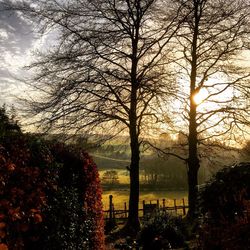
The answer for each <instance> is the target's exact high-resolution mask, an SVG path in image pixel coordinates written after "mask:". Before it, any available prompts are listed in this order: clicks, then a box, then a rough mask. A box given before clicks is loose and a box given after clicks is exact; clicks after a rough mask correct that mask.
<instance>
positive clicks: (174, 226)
mask: <svg viewBox="0 0 250 250" xmlns="http://www.w3.org/2000/svg"><path fill="white" fill-rule="evenodd" d="M184 235H185V226H184V223H183V222H182V219H181V218H178V217H174V216H172V215H170V214H168V213H165V212H163V213H159V214H157V215H155V216H154V217H152V218H151V219H150V220H149V221H148V222H146V223H145V225H144V226H143V228H142V230H141V231H140V233H139V238H138V243H139V245H141V246H142V249H145V250H147V249H148V250H149V249H154V250H158V249H159V250H160V249H172V248H179V247H184V246H185V236H184Z"/></svg>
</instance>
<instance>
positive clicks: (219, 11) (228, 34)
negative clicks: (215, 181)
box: [176, 0, 250, 218]
mask: <svg viewBox="0 0 250 250" xmlns="http://www.w3.org/2000/svg"><path fill="white" fill-rule="evenodd" d="M179 2H181V4H182V6H183V7H184V8H183V9H182V11H183V13H190V14H189V16H188V18H187V19H186V20H185V24H184V25H183V27H182V29H181V30H179V32H178V36H177V37H176V38H177V40H178V46H179V49H178V50H177V51H176V54H177V55H179V56H180V57H179V58H178V60H177V61H176V62H177V65H176V68H177V69H178V75H179V82H180V84H181V85H183V88H184V89H186V91H184V92H182V93H181V94H180V95H179V100H180V102H179V104H178V105H180V107H181V108H180V110H181V115H182V117H183V121H184V122H185V123H182V126H183V124H185V126H186V127H187V128H188V130H187V131H186V138H187V140H186V146H187V155H186V158H185V157H183V159H184V160H185V161H186V162H187V168H188V185H189V194H188V196H189V197H188V199H189V212H188V215H189V217H190V218H194V217H195V210H196V203H197V185H198V178H197V176H198V171H199V168H200V160H201V155H202V154H201V153H202V152H201V150H199V145H206V147H207V146H220V145H222V144H220V145H219V143H217V142H216V140H218V138H219V139H220V140H221V139H223V140H231V139H235V137H236V135H237V133H240V132H246V130H245V129H246V127H247V126H248V125H249V124H250V123H249V122H250V120H249V114H250V113H249V101H248V96H249V89H250V88H249V87H250V85H249V76H250V74H249V68H247V67H246V65H245V64H244V62H240V56H241V53H244V52H245V50H247V49H249V41H250V37H249V31H250V30H249V13H250V10H249V4H248V2H247V1H244V0H243V1H241V0H240V1H238V0H236V1H235V0H234V1H233V0H229V1H228V0H227V1H226V0H190V1H182V0H181V1H179ZM180 103H181V104H180ZM182 130H183V128H182ZM237 131H238V132H237Z"/></svg>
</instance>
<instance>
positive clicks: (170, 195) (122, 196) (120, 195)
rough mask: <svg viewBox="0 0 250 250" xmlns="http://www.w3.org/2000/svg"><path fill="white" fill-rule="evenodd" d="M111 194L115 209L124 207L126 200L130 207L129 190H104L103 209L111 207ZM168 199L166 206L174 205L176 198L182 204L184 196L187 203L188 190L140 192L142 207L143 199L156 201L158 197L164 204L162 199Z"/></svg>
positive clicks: (140, 205) (140, 204)
mask: <svg viewBox="0 0 250 250" xmlns="http://www.w3.org/2000/svg"><path fill="white" fill-rule="evenodd" d="M109 195H113V203H114V206H115V209H123V208H124V202H126V203H127V207H128V197H129V191H128V190H122V191H104V192H103V195H102V202H103V209H104V210H108V209H109ZM163 198H164V199H166V206H173V204H174V201H173V199H176V202H177V205H179V204H182V198H184V199H185V203H186V204H187V191H154V192H151V191H142V192H141V193H140V202H139V207H140V208H141V207H142V201H143V200H145V201H146V202H147V203H149V202H150V201H152V202H153V203H156V201H157V199H159V201H160V205H161V204H162V199H163Z"/></svg>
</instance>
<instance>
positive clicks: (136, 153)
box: [126, 137, 140, 234]
mask: <svg viewBox="0 0 250 250" xmlns="http://www.w3.org/2000/svg"><path fill="white" fill-rule="evenodd" d="M130 146H131V165H130V194H129V215H128V221H127V225H126V227H127V229H129V231H130V233H131V234H136V233H137V232H138V231H139V229H140V221H139V211H138V209H139V161H140V150H139V142H138V137H135V138H131V144H130Z"/></svg>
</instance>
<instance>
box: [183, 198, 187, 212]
mask: <svg viewBox="0 0 250 250" xmlns="http://www.w3.org/2000/svg"><path fill="white" fill-rule="evenodd" d="M182 205H183V215H186V206H185V199H184V198H183V199H182Z"/></svg>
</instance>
